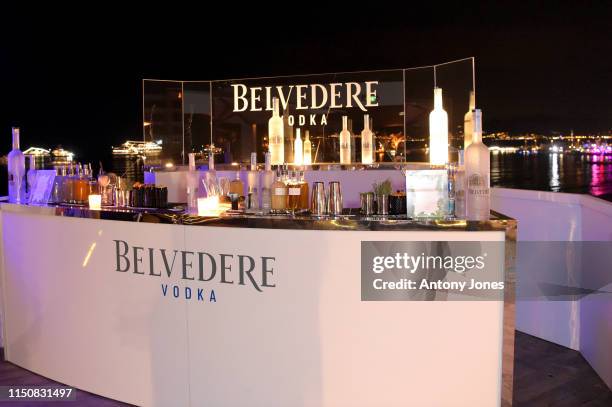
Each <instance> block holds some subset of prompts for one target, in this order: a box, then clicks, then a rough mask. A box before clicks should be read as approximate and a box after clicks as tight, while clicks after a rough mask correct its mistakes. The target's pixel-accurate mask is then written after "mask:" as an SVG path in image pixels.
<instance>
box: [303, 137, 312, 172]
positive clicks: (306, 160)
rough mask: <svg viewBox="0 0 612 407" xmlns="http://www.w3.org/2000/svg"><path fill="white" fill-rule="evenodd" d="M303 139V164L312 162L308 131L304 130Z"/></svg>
mask: <svg viewBox="0 0 612 407" xmlns="http://www.w3.org/2000/svg"><path fill="white" fill-rule="evenodd" d="M305 137H306V138H305V140H304V165H310V164H312V143H311V142H310V132H309V131H308V130H306V134H305Z"/></svg>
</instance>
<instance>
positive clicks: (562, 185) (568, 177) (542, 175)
mask: <svg viewBox="0 0 612 407" xmlns="http://www.w3.org/2000/svg"><path fill="white" fill-rule="evenodd" d="M491 185H493V186H500V187H507V188H517V189H533V190H539V191H554V192H570V193H578V194H590V195H593V196H596V197H599V198H603V199H607V200H612V157H603V156H589V155H583V154H578V153H569V154H553V153H537V154H530V155H523V154H519V153H511V154H508V153H505V154H502V153H496V154H491Z"/></svg>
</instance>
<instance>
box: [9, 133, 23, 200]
mask: <svg viewBox="0 0 612 407" xmlns="http://www.w3.org/2000/svg"><path fill="white" fill-rule="evenodd" d="M7 159H8V160H7V161H8V166H7V167H8V193H9V202H11V203H17V204H23V203H26V190H25V175H26V171H25V156H24V155H23V153H22V152H21V150H19V128H18V127H13V149H12V150H11V152H10V153H8V157H7Z"/></svg>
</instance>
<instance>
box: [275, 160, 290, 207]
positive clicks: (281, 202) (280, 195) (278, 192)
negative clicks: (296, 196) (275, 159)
mask: <svg viewBox="0 0 612 407" xmlns="http://www.w3.org/2000/svg"><path fill="white" fill-rule="evenodd" d="M286 209H287V185H286V184H285V183H284V182H283V177H282V172H281V169H280V167H279V168H278V169H277V171H276V181H274V183H273V184H272V210H273V211H275V212H283V211H285V210H286Z"/></svg>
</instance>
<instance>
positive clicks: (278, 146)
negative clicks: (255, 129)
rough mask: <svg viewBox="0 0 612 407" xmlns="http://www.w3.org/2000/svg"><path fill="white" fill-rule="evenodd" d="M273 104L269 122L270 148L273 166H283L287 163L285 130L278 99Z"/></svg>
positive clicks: (274, 99) (273, 100)
mask: <svg viewBox="0 0 612 407" xmlns="http://www.w3.org/2000/svg"><path fill="white" fill-rule="evenodd" d="M272 104H273V112H272V117H271V118H270V120H268V143H269V144H268V145H269V147H268V148H269V150H270V154H271V155H272V157H271V159H272V165H282V164H284V163H285V136H284V132H285V129H284V126H283V119H282V118H281V117H280V114H279V107H278V98H273V99H272Z"/></svg>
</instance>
